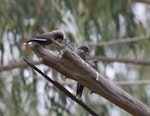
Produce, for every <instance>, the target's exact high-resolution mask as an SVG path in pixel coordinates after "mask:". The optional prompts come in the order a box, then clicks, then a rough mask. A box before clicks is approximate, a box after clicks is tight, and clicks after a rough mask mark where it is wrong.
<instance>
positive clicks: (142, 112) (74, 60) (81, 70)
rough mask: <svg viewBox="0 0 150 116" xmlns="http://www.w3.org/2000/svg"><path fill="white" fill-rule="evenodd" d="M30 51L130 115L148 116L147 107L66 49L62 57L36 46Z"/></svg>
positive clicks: (48, 64)
mask: <svg viewBox="0 0 150 116" xmlns="http://www.w3.org/2000/svg"><path fill="white" fill-rule="evenodd" d="M32 49H33V50H34V51H35V53H36V54H37V55H39V56H40V57H41V58H42V60H43V63H44V64H45V65H47V66H49V67H52V68H53V69H55V70H57V71H58V72H60V73H62V74H63V75H64V76H66V77H68V78H71V79H73V80H76V81H78V82H79V83H81V84H83V85H84V86H86V87H87V88H89V89H90V90H91V91H93V92H94V93H97V94H99V95H101V96H103V97H104V98H106V99H107V100H109V101H110V102H112V103H114V104H116V105H117V106H119V107H120V108H122V109H124V110H125V111H127V112H129V113H131V114H132V115H136V116H150V108H149V107H148V106H146V105H145V104H143V103H142V102H140V101H139V100H137V99H136V98H134V97H132V96H131V95H129V94H128V93H126V92H125V91H123V90H122V89H120V88H119V87H117V86H115V85H114V84H112V83H110V82H108V81H107V80H106V79H105V78H104V77H102V76H101V75H100V74H98V72H96V70H94V69H93V68H91V67H90V66H89V65H88V64H87V63H86V62H84V61H83V60H82V59H81V58H80V57H79V56H77V55H76V54H74V53H73V52H71V51H70V50H68V49H66V51H65V52H64V54H63V55H62V57H59V56H58V55H56V54H55V53H54V52H53V51H50V50H46V49H44V48H42V47H41V46H38V45H34V46H33V47H32ZM97 79H98V80H97Z"/></svg>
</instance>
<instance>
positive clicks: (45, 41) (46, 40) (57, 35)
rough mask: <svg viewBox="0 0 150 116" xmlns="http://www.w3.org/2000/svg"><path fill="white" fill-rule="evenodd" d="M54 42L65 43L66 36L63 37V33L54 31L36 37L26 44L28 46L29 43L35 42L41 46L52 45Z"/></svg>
mask: <svg viewBox="0 0 150 116" xmlns="http://www.w3.org/2000/svg"><path fill="white" fill-rule="evenodd" d="M53 40H54V41H57V40H60V41H63V40H64V35H63V33H62V31H60V30H53V31H51V32H48V33H44V34H41V35H38V36H35V37H33V38H30V39H29V40H28V41H27V42H26V44H28V43H29V42H34V43H38V44H40V45H50V44H52V43H53Z"/></svg>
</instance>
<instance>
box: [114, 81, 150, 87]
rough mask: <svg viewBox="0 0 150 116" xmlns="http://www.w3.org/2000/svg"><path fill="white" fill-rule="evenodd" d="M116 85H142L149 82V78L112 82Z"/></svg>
mask: <svg viewBox="0 0 150 116" xmlns="http://www.w3.org/2000/svg"><path fill="white" fill-rule="evenodd" d="M113 83H114V84H116V85H121V86H123V85H144V84H150V80H135V81H117V82H113Z"/></svg>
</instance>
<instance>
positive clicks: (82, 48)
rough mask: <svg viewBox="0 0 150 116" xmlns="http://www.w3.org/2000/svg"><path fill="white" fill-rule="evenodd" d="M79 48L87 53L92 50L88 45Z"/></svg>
mask: <svg viewBox="0 0 150 116" xmlns="http://www.w3.org/2000/svg"><path fill="white" fill-rule="evenodd" d="M79 49H81V50H83V51H84V52H85V53H88V52H90V50H89V48H88V47H87V46H80V47H79Z"/></svg>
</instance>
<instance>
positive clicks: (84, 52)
mask: <svg viewBox="0 0 150 116" xmlns="http://www.w3.org/2000/svg"><path fill="white" fill-rule="evenodd" d="M88 52H89V48H88V47H87V46H80V47H79V48H77V50H76V51H75V53H76V54H77V55H78V56H80V57H81V58H82V59H83V60H85V59H86V55H87V53H88ZM83 89H84V86H83V85H82V84H80V83H78V84H77V90H76V96H78V97H81V96H82V91H83Z"/></svg>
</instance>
